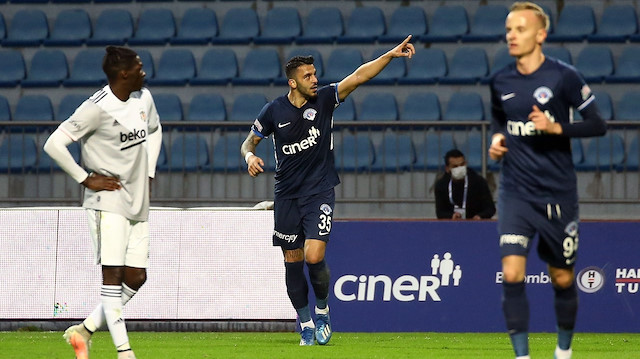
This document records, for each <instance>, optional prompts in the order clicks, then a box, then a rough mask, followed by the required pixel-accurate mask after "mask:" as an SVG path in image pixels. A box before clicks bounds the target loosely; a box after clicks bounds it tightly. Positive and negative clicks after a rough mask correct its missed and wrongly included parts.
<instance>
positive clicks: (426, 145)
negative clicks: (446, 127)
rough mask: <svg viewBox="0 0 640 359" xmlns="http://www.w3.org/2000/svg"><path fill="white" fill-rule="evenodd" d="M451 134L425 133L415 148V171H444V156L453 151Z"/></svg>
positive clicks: (453, 145)
mask: <svg viewBox="0 0 640 359" xmlns="http://www.w3.org/2000/svg"><path fill="white" fill-rule="evenodd" d="M455 147H456V146H455V144H454V142H453V136H452V135H451V132H433V131H429V132H427V134H426V136H425V139H424V141H423V142H422V143H420V144H419V145H417V146H416V163H415V165H414V169H417V170H429V171H432V170H444V155H445V153H447V151H449V150H451V149H454V148H455Z"/></svg>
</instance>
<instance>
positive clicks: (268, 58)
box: [231, 48, 281, 85]
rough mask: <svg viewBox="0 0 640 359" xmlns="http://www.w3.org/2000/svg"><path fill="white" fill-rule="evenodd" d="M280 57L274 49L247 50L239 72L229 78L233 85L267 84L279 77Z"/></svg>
mask: <svg viewBox="0 0 640 359" xmlns="http://www.w3.org/2000/svg"><path fill="white" fill-rule="evenodd" d="M280 67H281V64H280V57H279V56H278V52H277V51H276V50H275V49H266V48H258V49H252V50H249V52H248V53H247V56H246V57H245V58H244V62H243V64H242V67H241V68H240V74H239V75H238V77H234V78H232V79H231V82H232V83H233V84H235V85H267V84H270V83H271V82H273V81H274V80H275V79H277V78H279V77H280Z"/></svg>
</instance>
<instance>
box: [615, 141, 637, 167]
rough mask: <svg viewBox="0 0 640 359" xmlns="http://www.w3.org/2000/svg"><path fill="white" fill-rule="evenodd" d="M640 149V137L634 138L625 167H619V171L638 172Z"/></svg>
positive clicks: (630, 144)
mask: <svg viewBox="0 0 640 359" xmlns="http://www.w3.org/2000/svg"><path fill="white" fill-rule="evenodd" d="M639 155H640V149H639V148H638V137H634V138H633V139H632V140H631V142H630V143H629V147H628V149H627V158H626V160H625V163H624V165H621V166H619V167H618V170H619V171H623V170H626V171H637V170H638V169H640V166H639V163H638V158H639V157H640V156H639Z"/></svg>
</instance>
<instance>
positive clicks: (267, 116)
mask: <svg viewBox="0 0 640 359" xmlns="http://www.w3.org/2000/svg"><path fill="white" fill-rule="evenodd" d="M270 108H271V103H268V104H266V105H264V107H263V108H262V110H260V113H259V114H258V117H257V118H256V120H255V121H253V125H252V126H251V131H253V133H255V134H256V135H257V136H258V137H260V138H265V137H269V135H270V134H272V133H273V126H274V124H273V119H272V116H271V111H270Z"/></svg>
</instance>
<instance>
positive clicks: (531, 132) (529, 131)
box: [507, 110, 556, 136]
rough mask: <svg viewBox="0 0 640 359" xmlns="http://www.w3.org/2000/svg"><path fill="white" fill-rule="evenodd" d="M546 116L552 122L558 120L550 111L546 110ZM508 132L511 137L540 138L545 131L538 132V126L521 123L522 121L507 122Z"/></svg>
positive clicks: (529, 122)
mask: <svg viewBox="0 0 640 359" xmlns="http://www.w3.org/2000/svg"><path fill="white" fill-rule="evenodd" d="M544 114H545V116H547V117H548V118H549V120H550V121H551V122H556V118H555V117H553V115H552V114H551V112H549V110H544ZM507 132H509V134H510V135H511V136H538V135H543V134H544V131H540V130H536V125H535V124H534V123H533V122H531V121H527V122H520V121H511V120H509V121H507Z"/></svg>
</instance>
